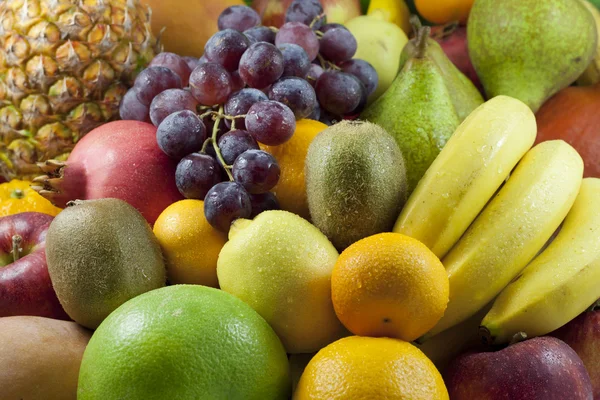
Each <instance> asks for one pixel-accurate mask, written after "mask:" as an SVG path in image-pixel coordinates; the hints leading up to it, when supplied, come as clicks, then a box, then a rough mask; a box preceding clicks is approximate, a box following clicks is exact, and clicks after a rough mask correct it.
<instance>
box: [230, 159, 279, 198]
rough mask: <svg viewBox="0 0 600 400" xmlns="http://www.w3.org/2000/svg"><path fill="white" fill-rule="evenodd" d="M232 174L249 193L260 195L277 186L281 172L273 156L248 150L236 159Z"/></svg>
mask: <svg viewBox="0 0 600 400" xmlns="http://www.w3.org/2000/svg"><path fill="white" fill-rule="evenodd" d="M231 173H232V174H233V179H235V181H236V182H237V183H239V184H240V185H242V186H243V187H244V189H246V190H247V191H248V193H251V194H259V193H265V192H268V191H269V190H271V189H273V188H274V187H275V185H277V182H279V176H280V174H281V170H280V169H279V164H277V160H275V157H273V156H272V155H271V154H269V153H267V152H266V151H263V150H248V151H246V152H244V153H242V154H240V155H239V156H238V158H236V159H235V162H234V163H233V169H232V170H231Z"/></svg>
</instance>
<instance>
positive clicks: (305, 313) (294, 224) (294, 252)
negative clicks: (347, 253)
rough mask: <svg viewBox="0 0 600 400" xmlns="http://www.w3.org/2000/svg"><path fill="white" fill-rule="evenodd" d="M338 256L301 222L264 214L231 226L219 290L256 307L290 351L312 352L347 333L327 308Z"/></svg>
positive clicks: (281, 213)
mask: <svg viewBox="0 0 600 400" xmlns="http://www.w3.org/2000/svg"><path fill="white" fill-rule="evenodd" d="M338 256H339V254H338V252H337V250H336V249H335V247H333V245H332V244H331V242H330V241H329V240H328V239H327V237H326V236H325V235H324V234H323V233H321V231H319V230H318V229H317V228H316V227H315V226H314V225H311V224H310V223H309V222H308V221H306V220H305V219H302V218H300V217H299V216H297V215H296V214H292V213H290V212H287V211H282V210H276V211H265V212H263V213H261V214H259V215H258V216H257V217H256V218H254V220H252V221H250V220H246V219H238V220H237V221H235V222H234V223H233V225H232V227H231V230H230V231H229V241H228V242H227V243H226V244H225V246H223V250H221V254H219V261H218V263H217V274H218V276H219V284H220V285H221V289H223V290H224V291H226V292H227V293H231V294H232V295H234V296H236V297H238V298H240V299H242V300H243V301H244V302H245V303H247V304H249V305H250V307H252V308H253V309H255V310H256V311H257V312H258V313H259V314H260V315H261V316H262V317H263V318H264V319H265V320H266V321H267V322H268V323H269V324H270V325H271V326H272V327H273V330H274V331H275V333H277V335H278V336H279V338H280V339H281V341H282V342H283V345H284V346H285V349H286V350H287V352H288V353H291V354H295V353H312V352H317V351H318V350H320V349H321V348H323V347H325V346H326V345H328V344H329V343H332V342H334V341H335V340H337V339H339V338H340V337H342V335H343V334H344V333H345V332H344V327H343V326H342V324H341V323H340V321H339V320H338V318H337V317H336V315H335V311H334V310H333V305H332V304H331V270H332V269H333V266H334V265H335V261H336V260H337V258H338Z"/></svg>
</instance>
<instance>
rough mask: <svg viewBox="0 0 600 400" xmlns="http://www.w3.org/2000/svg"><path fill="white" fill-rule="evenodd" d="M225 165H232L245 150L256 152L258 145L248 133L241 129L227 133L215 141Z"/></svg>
mask: <svg viewBox="0 0 600 400" xmlns="http://www.w3.org/2000/svg"><path fill="white" fill-rule="evenodd" d="M217 144H218V145H219V149H220V150H221V155H222V156H223V160H224V161H225V164H227V165H232V164H233V163H234V161H235V159H236V158H238V156H239V155H240V154H242V153H243V152H245V151H247V150H258V149H259V147H258V143H256V140H254V138H253V137H252V135H250V134H249V133H248V131H244V130H241V129H235V130H233V131H229V132H227V133H226V134H224V135H223V136H221V137H220V138H219V140H218V141H217Z"/></svg>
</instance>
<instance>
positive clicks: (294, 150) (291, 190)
mask: <svg viewBox="0 0 600 400" xmlns="http://www.w3.org/2000/svg"><path fill="white" fill-rule="evenodd" d="M325 128H327V125H325V124H323V123H321V122H319V121H313V120H311V119H302V120H300V121H298V122H296V131H295V132H294V136H292V138H291V139H290V140H289V141H287V142H286V143H284V144H282V145H280V146H265V145H262V144H261V148H262V149H263V150H265V151H268V152H269V153H271V154H272V155H273V156H274V157H275V159H276V160H277V162H278V163H279V168H281V176H280V178H279V183H278V184H277V186H275V188H274V189H273V192H274V193H275V195H276V196H277V200H278V201H279V205H280V206H281V208H282V209H283V210H286V211H289V212H293V213H294V214H298V215H299V216H301V217H302V218H304V219H309V218H310V214H309V212H308V200H307V199H306V184H305V182H304V160H305V159H306V153H307V152H308V146H310V143H311V142H312V141H313V139H314V138H315V136H317V135H318V134H319V133H320V132H321V131H323V130H325Z"/></svg>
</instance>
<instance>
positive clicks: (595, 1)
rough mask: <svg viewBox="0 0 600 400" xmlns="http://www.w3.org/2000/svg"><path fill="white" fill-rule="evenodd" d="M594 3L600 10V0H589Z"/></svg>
mask: <svg viewBox="0 0 600 400" xmlns="http://www.w3.org/2000/svg"><path fill="white" fill-rule="evenodd" d="M587 1H589V2H590V3H592V4H593V5H594V6H596V8H597V9H598V10H600V0H587Z"/></svg>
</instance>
